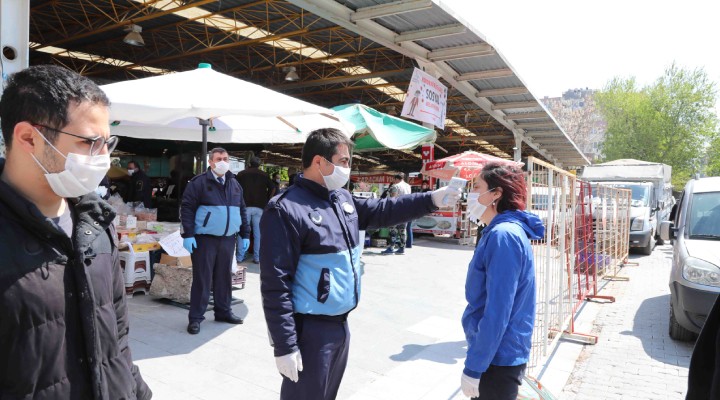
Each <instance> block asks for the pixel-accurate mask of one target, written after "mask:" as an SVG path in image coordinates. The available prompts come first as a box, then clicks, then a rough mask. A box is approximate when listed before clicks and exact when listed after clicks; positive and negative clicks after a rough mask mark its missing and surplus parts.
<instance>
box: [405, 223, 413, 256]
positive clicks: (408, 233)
mask: <svg viewBox="0 0 720 400" xmlns="http://www.w3.org/2000/svg"><path fill="white" fill-rule="evenodd" d="M412 223H413V221H410V222H408V223H407V224H406V225H407V231H406V234H405V236H407V240H405V247H407V248H408V249H411V248H412V245H413V231H412Z"/></svg>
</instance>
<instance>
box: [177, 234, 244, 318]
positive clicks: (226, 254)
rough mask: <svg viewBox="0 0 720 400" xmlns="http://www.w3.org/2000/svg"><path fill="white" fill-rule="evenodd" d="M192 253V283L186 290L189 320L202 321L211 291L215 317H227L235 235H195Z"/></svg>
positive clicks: (229, 311)
mask: <svg viewBox="0 0 720 400" xmlns="http://www.w3.org/2000/svg"><path fill="white" fill-rule="evenodd" d="M195 240H196V241H197V248H196V249H195V251H193V253H192V256H191V257H192V263H193V266H192V270H193V282H192V288H191V289H190V314H189V316H188V319H189V320H190V322H194V321H197V322H202V321H203V320H204V319H205V311H206V310H207V306H208V302H209V301H210V288H212V291H213V302H214V303H215V307H214V311H215V317H227V316H228V315H229V314H230V313H231V312H232V310H231V309H230V300H231V296H232V294H231V293H232V288H231V285H232V282H231V274H232V273H231V271H230V269H231V263H232V262H233V261H234V259H233V257H234V256H235V236H211V235H196V236H195Z"/></svg>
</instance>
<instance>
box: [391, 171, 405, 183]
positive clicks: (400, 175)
mask: <svg viewBox="0 0 720 400" xmlns="http://www.w3.org/2000/svg"><path fill="white" fill-rule="evenodd" d="M393 178H395V179H400V180H401V181H402V180H404V179H405V173H404V172H398V173H397V174H395V175H394V176H393Z"/></svg>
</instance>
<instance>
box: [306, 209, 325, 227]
mask: <svg viewBox="0 0 720 400" xmlns="http://www.w3.org/2000/svg"><path fill="white" fill-rule="evenodd" d="M308 215H309V216H310V220H311V221H312V222H313V224H315V225H320V224H321V223H322V220H323V219H322V215H320V213H319V212H317V211H314V210H313V211H311V212H310V214H308Z"/></svg>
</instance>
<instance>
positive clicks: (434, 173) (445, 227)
mask: <svg viewBox="0 0 720 400" xmlns="http://www.w3.org/2000/svg"><path fill="white" fill-rule="evenodd" d="M490 162H494V163H499V164H503V165H513V166H516V167H522V165H523V164H522V163H520V162H516V161H511V160H506V159H503V158H499V157H494V156H491V155H487V154H482V153H478V152H475V151H466V152H463V153H460V154H456V155H454V156H450V157H445V158H441V159H438V160H434V161H429V162H427V163H425V164H423V167H422V169H421V170H420V173H421V174H422V175H423V176H427V177H432V178H437V179H440V182H441V185H442V184H446V183H447V182H448V181H449V180H450V179H451V178H453V177H458V178H463V179H467V180H468V186H467V190H468V191H469V190H471V189H472V180H473V179H475V177H477V176H478V175H479V174H480V171H481V170H482V168H483V167H484V166H485V164H487V163H490ZM463 199H465V196H463ZM466 210H467V203H466V201H465V200H463V201H461V202H460V203H457V204H455V205H453V207H447V208H441V209H439V210H438V211H436V212H434V213H432V214H430V215H428V216H425V217H423V218H420V219H418V220H416V221H415V222H414V223H413V232H417V233H432V234H436V235H451V236H452V237H454V238H456V239H464V238H470V237H474V236H475V232H474V230H475V227H474V225H473V224H471V223H470V222H469V221H468V218H467V212H466Z"/></svg>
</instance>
